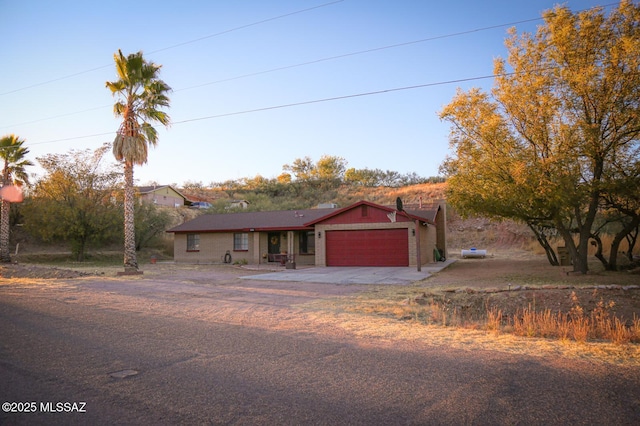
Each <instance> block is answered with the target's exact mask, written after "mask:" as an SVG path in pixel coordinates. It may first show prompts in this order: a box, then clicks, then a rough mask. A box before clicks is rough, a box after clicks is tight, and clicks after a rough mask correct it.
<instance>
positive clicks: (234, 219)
mask: <svg viewBox="0 0 640 426" xmlns="http://www.w3.org/2000/svg"><path fill="white" fill-rule="evenodd" d="M445 216H446V212H445V205H444V203H435V204H432V205H429V206H425V207H422V208H419V209H415V210H406V209H404V210H402V211H397V210H396V209H395V208H392V207H387V206H382V205H378V204H374V203H371V202H368V201H360V202H357V203H355V204H353V205H350V206H348V207H345V208H341V209H338V208H319V209H309V210H295V211H294V210H285V211H267V212H241V213H227V214H207V215H202V216H199V217H197V218H195V219H193V220H190V221H188V222H185V223H183V224H181V225H179V226H176V227H174V228H172V229H169V230H168V231H167V232H171V233H173V234H174V259H175V261H176V262H184V263H220V262H225V261H227V262H229V261H233V262H236V261H246V262H247V263H249V264H261V263H268V262H284V261H288V262H295V263H297V264H299V265H316V266H417V265H418V262H420V265H423V264H426V263H431V262H435V261H436V260H438V259H439V258H440V257H442V256H446V250H447V247H446V218H445Z"/></svg>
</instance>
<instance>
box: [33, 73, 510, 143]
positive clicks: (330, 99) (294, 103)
mask: <svg viewBox="0 0 640 426" xmlns="http://www.w3.org/2000/svg"><path fill="white" fill-rule="evenodd" d="M514 74H515V73H504V74H492V75H485V76H480V77H469V78H460V79H455V80H447V81H440V82H435V83H425V84H416V85H412V86H403V87H394V88H391V89H382V90H375V91H370V92H361V93H354V94H350V95H342V96H333V97H330V98H321V99H313V100H308V101H300V102H293V103H288V104H281V105H273V106H268V107H262V108H254V109H248V110H242V111H235V112H228V113H223V114H216V115H208V116H204V117H197V118H189V119H185V120H179V121H174V122H172V123H171V125H176V124H184V123H191V122H194V121H202V120H213V119H216V118H223V117H230V116H234V115H242V114H251V113H255V112H262V111H270V110H276V109H283V108H291V107H296V106H302V105H310V104H317V103H322V102H331V101H337V100H343V99H351V98H358V97H363V96H372V95H381V94H384V93H391V92H400V91H405V90H414V89H422V88H425V87H433V86H443V85H447V84H455V83H464V82H469V81H477V80H486V79H490V78H495V77H507V76H511V75H514ZM113 133H114V132H113V131H110V132H105V133H96V134H92V135H86V136H77V137H72V138H63V139H55V140H50V141H44V142H34V143H31V144H30V145H43V144H47V143H54V142H63V141H69V140H76V139H86V138H92V137H96V136H105V135H112V134H113Z"/></svg>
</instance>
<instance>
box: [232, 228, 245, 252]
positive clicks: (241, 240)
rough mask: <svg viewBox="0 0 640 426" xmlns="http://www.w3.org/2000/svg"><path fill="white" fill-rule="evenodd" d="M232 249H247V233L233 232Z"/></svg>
mask: <svg viewBox="0 0 640 426" xmlns="http://www.w3.org/2000/svg"><path fill="white" fill-rule="evenodd" d="M233 249H234V250H235V251H247V250H249V234H247V233H246V232H245V233H241V234H233Z"/></svg>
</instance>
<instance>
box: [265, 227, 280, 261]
mask: <svg viewBox="0 0 640 426" xmlns="http://www.w3.org/2000/svg"><path fill="white" fill-rule="evenodd" d="M268 237H269V246H268V249H267V250H268V253H269V261H270V262H273V261H274V260H276V259H275V256H273V255H274V254H280V233H279V232H269V234H268Z"/></svg>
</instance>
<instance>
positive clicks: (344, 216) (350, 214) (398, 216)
mask: <svg viewBox="0 0 640 426" xmlns="http://www.w3.org/2000/svg"><path fill="white" fill-rule="evenodd" d="M436 213H437V210H436V211H435V212H432V211H431V210H412V211H406V210H404V211H400V212H399V211H397V210H396V209H395V208H392V207H388V206H382V205H379V204H375V203H371V202H369V201H359V202H357V203H355V204H352V205H350V206H347V207H344V208H342V209H339V210H336V211H334V212H332V213H330V214H328V215H326V216H324V217H320V218H318V219H316V220H313V221H310V222H307V223H306V225H308V226H312V225H316V224H318V223H324V224H337V223H381V222H408V221H413V220H420V221H422V222H427V223H431V224H434V223H435V222H434V219H435V215H436ZM432 217H433V219H432Z"/></svg>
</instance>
